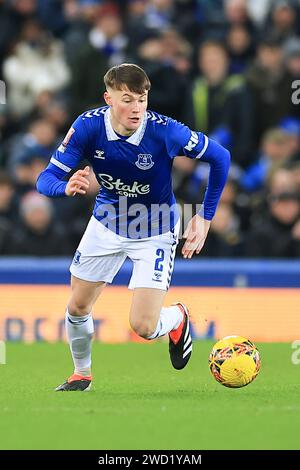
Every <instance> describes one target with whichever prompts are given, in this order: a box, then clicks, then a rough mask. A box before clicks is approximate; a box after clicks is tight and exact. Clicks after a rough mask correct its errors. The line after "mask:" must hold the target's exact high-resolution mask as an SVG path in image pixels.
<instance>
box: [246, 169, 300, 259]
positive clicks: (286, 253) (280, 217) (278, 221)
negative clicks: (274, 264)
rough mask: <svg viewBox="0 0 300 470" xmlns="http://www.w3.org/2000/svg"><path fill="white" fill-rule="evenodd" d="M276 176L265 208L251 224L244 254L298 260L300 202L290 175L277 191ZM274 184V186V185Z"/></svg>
mask: <svg viewBox="0 0 300 470" xmlns="http://www.w3.org/2000/svg"><path fill="white" fill-rule="evenodd" d="M276 178H277V176H276V172H275V173H274V175H273V177H272V179H271V181H270V185H269V187H270V190H269V194H268V208H267V210H266V212H263V213H262V214H258V215H257V216H256V217H255V218H254V220H253V226H252V229H251V231H250V233H249V236H248V240H247V248H246V254H247V256H251V257H261V258H299V256H300V200H299V192H298V191H297V186H296V184H295V181H294V178H293V174H292V173H291V172H290V174H289V184H288V189H287V188H286V181H287V180H286V178H287V175H285V180H283V179H282V176H281V182H282V183H283V186H282V187H281V188H280V185H279V181H278V180H277V181H276ZM273 181H276V184H275V183H273Z"/></svg>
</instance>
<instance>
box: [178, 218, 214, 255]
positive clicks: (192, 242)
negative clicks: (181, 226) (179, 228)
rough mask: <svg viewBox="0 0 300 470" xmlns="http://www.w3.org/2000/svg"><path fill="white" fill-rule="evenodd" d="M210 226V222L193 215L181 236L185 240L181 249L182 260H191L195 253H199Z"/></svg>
mask: <svg viewBox="0 0 300 470" xmlns="http://www.w3.org/2000/svg"><path fill="white" fill-rule="evenodd" d="M210 224H211V221H210V220H206V219H203V217H201V216H200V215H198V214H196V215H194V217H193V218H192V219H191V220H190V221H189V223H188V226H187V228H186V230H185V232H184V234H183V238H186V242H185V244H184V245H183V248H182V255H183V257H184V258H188V259H191V257H192V256H193V255H194V253H195V252H196V254H197V255H198V254H199V253H200V251H201V250H202V248H203V245H204V242H205V240H206V237H207V234H208V231H209V227H210Z"/></svg>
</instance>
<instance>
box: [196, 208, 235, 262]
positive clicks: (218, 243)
mask: <svg viewBox="0 0 300 470" xmlns="http://www.w3.org/2000/svg"><path fill="white" fill-rule="evenodd" d="M242 248H243V238H242V234H241V232H240V226H239V218H238V217H237V216H236V214H235V213H234V210H233V207H232V206H231V205H230V204H226V203H224V202H221V203H220V204H219V207H218V209H217V211H216V214H215V217H214V219H213V221H212V224H211V236H210V237H209V238H208V239H207V242H206V244H205V246H204V249H203V253H202V256H209V257H212V258H233V257H236V256H240V255H241V253H242Z"/></svg>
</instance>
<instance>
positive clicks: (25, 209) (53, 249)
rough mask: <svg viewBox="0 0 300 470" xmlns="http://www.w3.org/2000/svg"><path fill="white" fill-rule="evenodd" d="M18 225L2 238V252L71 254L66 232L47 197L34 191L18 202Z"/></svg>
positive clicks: (36, 254) (10, 253)
mask: <svg viewBox="0 0 300 470" xmlns="http://www.w3.org/2000/svg"><path fill="white" fill-rule="evenodd" d="M20 216H21V224H20V226H15V227H14V229H13V230H12V231H11V233H10V235H9V238H8V239H7V240H6V243H5V246H4V250H3V254H7V255H28V256H53V255H56V256H63V255H71V254H72V251H71V247H70V243H69V239H68V233H67V231H66V230H64V229H63V228H62V227H61V226H60V225H58V224H57V223H56V222H55V220H54V217H53V208H52V205H51V201H49V200H48V199H47V198H45V197H43V196H42V195H40V194H38V193H37V192H35V191H32V192H29V193H27V194H26V195H25V196H24V197H23V198H22V200H21V204H20Z"/></svg>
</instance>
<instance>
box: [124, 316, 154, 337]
mask: <svg viewBox="0 0 300 470" xmlns="http://www.w3.org/2000/svg"><path fill="white" fill-rule="evenodd" d="M130 323H131V328H132V329H133V331H134V332H135V333H136V334H137V335H139V336H141V337H142V338H145V339H148V338H149V337H150V336H151V335H153V333H154V331H155V326H154V325H153V324H152V322H151V321H147V320H146V321H141V320H137V321H131V322H130Z"/></svg>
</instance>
